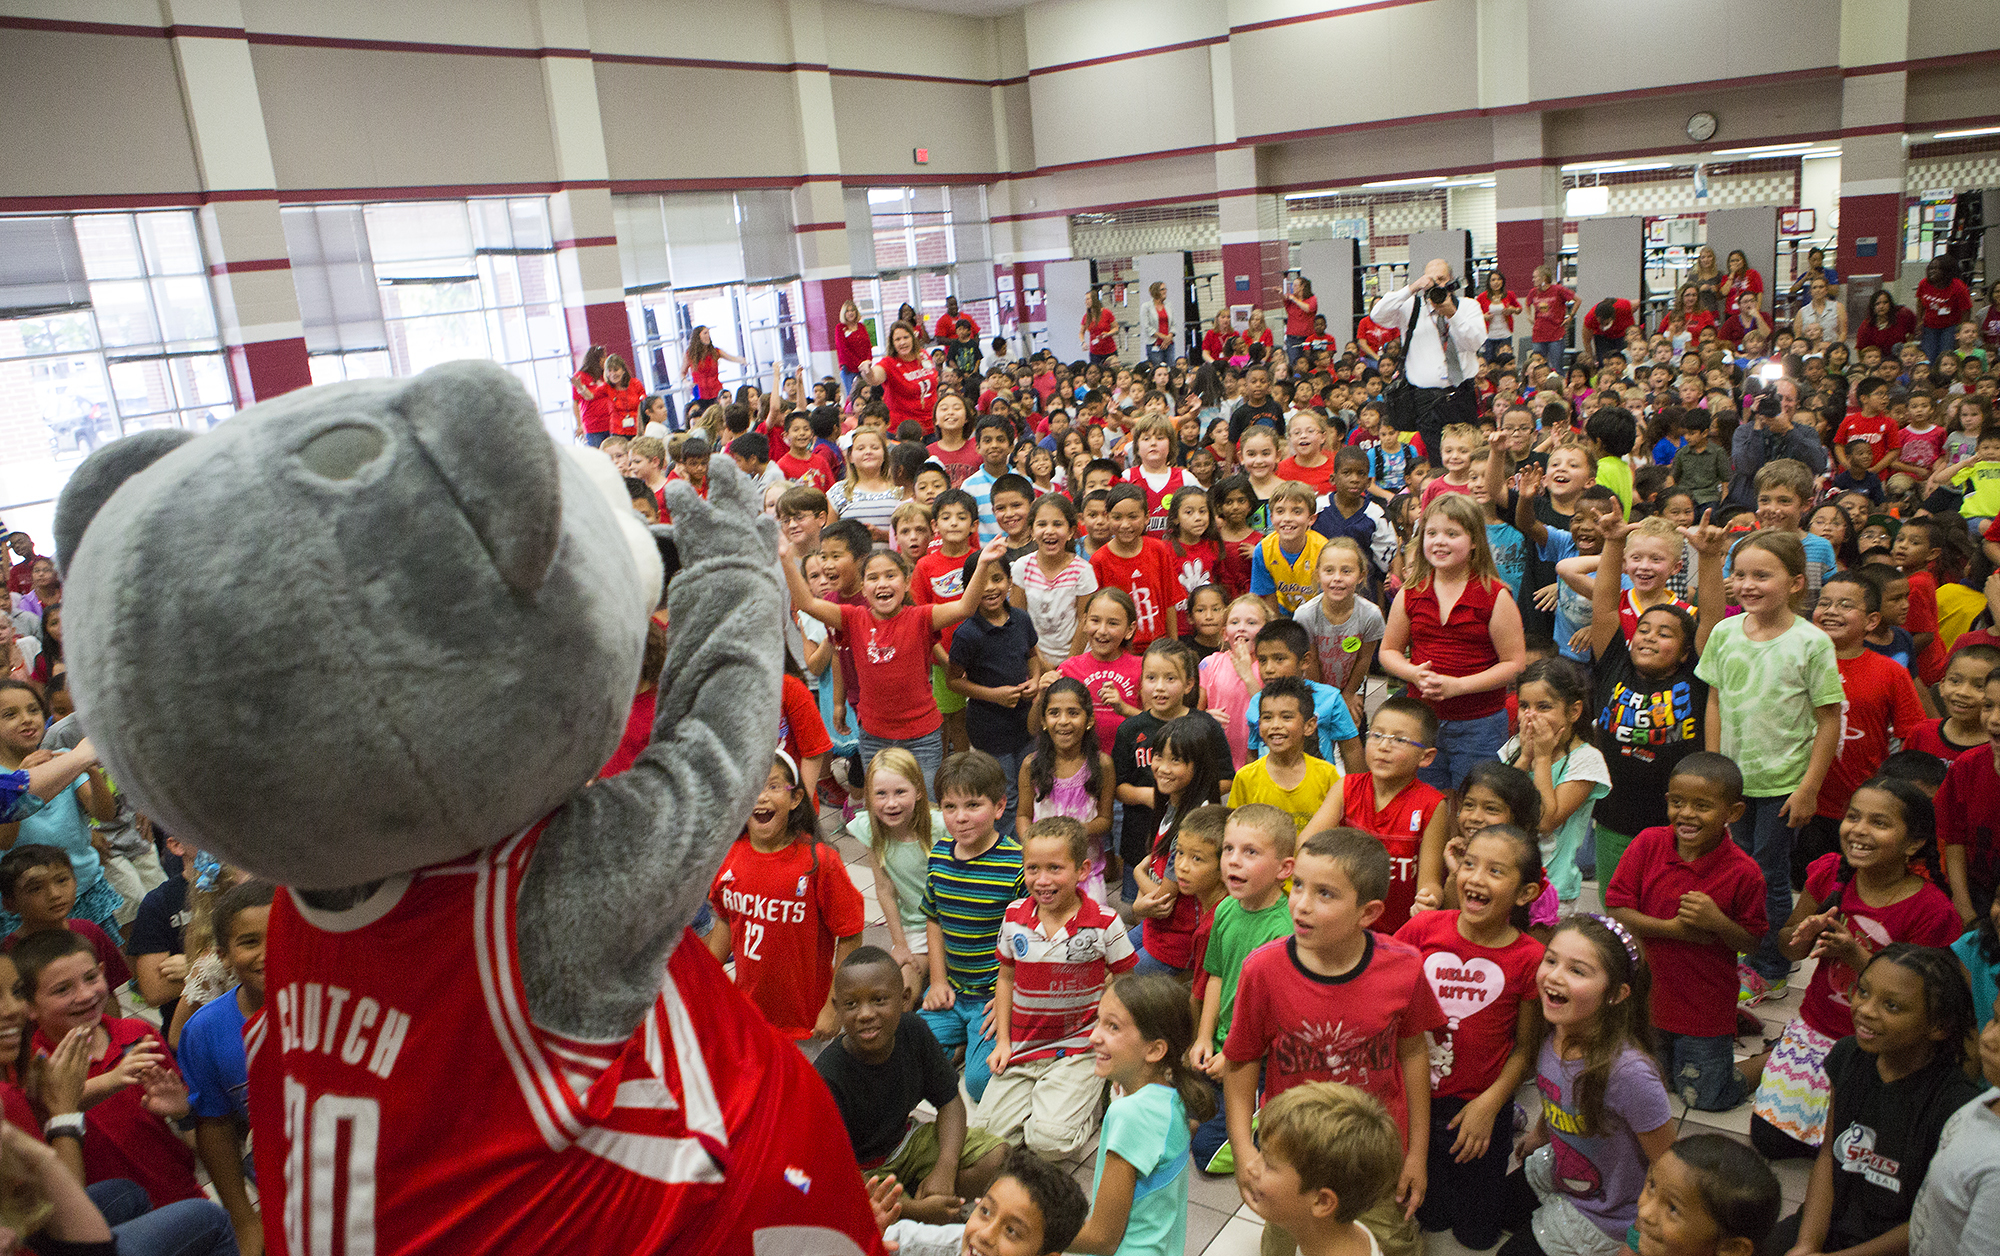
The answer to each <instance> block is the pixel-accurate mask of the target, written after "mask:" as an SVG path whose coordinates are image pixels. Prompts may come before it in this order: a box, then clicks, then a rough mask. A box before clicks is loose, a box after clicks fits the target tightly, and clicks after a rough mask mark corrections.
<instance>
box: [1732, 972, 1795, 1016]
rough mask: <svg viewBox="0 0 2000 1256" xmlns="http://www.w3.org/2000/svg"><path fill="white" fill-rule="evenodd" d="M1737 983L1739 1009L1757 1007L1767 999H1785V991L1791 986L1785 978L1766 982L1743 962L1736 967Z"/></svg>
mask: <svg viewBox="0 0 2000 1256" xmlns="http://www.w3.org/2000/svg"><path fill="white" fill-rule="evenodd" d="M1736 981H1737V991H1736V1005H1737V1006H1738V1007H1756V1006H1757V1005H1758V1004H1759V1003H1762V1002H1764V1001H1765V1000H1766V999H1777V998H1783V997H1784V994H1785V991H1786V990H1787V989H1788V988H1789V987H1790V985H1791V983H1790V982H1789V981H1788V980H1787V979H1786V978H1784V977H1779V978H1778V979H1776V980H1775V981H1766V980H1765V979H1764V977H1763V976H1762V975H1761V974H1759V973H1758V972H1757V970H1756V969H1754V968H1752V967H1750V965H1748V964H1745V963H1741V962H1739V963H1738V964H1737V965H1736Z"/></svg>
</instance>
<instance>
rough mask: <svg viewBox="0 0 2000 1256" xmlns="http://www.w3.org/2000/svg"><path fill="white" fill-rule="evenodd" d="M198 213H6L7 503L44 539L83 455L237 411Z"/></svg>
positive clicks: (0, 383) (0, 300)
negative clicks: (128, 437) (151, 430)
mask: <svg viewBox="0 0 2000 1256" xmlns="http://www.w3.org/2000/svg"><path fill="white" fill-rule="evenodd" d="M235 410H236V397H235V391H234V389H233V388H232V386H231V383H230V374H229V368H228V365H227V363H226V361H225V359H224V356H223V351H222V343H221V341H220V339H219V338H218V336H217V333H216V318H215V301H214V297H213V296H212V294H211V293H210V291H209V286H208V264H207V261H206V259H205V258H204V257H203V254H202V248H201V237H200V233H199V232H198V231H197V229H196V226H195V216H194V213H193V212H192V211H190V210H182V209H174V210H157V211H147V212H142V213H104V214H77V215H63V216H50V217H40V218H4V219H0V508H4V509H5V510H6V519H7V523H8V525H9V526H10V527H15V528H21V527H26V528H27V529H28V530H29V531H31V532H34V533H36V534H37V535H38V536H39V537H40V538H41V539H42V540H43V541H44V542H46V541H47V540H48V539H49V535H48V520H49V519H50V518H51V517H52V516H53V513H54V501H55V497H56V495H57V494H58V493H59V492H61V491H62V487H63V485H64V484H65V483H66V482H67V481H68V479H69V476H70V472H72V471H73V470H75V468H76V464H77V463H78V462H80V461H82V459H83V457H84V455H86V454H88V453H89V452H90V451H91V450H92V449H94V448H96V447H97V446H98V445H101V444H103V443H105V442H106V441H110V440H114V439H116V438H118V437H119V436H122V435H124V434H126V433H128V432H134V431H138V430H139V429H141V428H148V427H189V428H194V429H196V430H206V429H208V428H210V427H213V426H215V424H217V423H219V422H221V421H222V420H223V419H225V418H227V417H229V416H230V415H231V414H233V413H235Z"/></svg>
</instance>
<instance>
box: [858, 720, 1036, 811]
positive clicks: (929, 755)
mask: <svg viewBox="0 0 2000 1256" xmlns="http://www.w3.org/2000/svg"><path fill="white" fill-rule="evenodd" d="M891 746H901V747H902V748H903V749H905V750H907V751H909V752H910V753H911V754H913V755H915V756H917V766H918V767H920V768H922V769H923V770H924V788H925V789H926V790H928V791H930V796H931V798H932V800H933V801H936V800H937V772H938V768H939V766H940V765H942V764H943V763H944V734H943V733H942V732H933V733H926V734H925V735H924V736H922V737H912V738H909V739H907V740H905V741H892V740H890V739H889V738H887V737H877V736H875V735H874V734H872V733H870V732H868V731H867V730H866V729H863V730H862V733H861V737H860V739H859V749H860V751H861V770H862V771H864V772H866V771H867V770H868V765H869V764H871V763H873V762H875V756H876V755H877V754H879V753H881V752H882V751H884V750H887V749H888V748H889V747H891ZM1002 832H1005V830H1004V829H1003V830H1002Z"/></svg>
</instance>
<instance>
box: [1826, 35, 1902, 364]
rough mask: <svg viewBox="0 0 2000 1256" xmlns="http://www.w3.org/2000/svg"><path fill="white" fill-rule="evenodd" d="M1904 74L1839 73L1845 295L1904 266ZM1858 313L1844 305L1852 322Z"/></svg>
mask: <svg viewBox="0 0 2000 1256" xmlns="http://www.w3.org/2000/svg"><path fill="white" fill-rule="evenodd" d="M1908 80H1909V75H1908V74H1907V73H1906V72H1904V71H1902V70H1892V71H1889V72H1887V73H1882V74H1862V75H1857V76H1856V77H1853V78H1847V79H1842V80H1841V84H1840V88H1841V90H1840V123H1841V130H1842V132H1843V134H1842V138H1841V142H1840V241H1839V258H1838V260H1837V261H1836V262H1835V263H1834V265H1835V267H1836V268H1837V269H1838V270H1839V271H1840V274H1841V277H1842V278H1843V279H1845V280H1846V281H1847V283H1848V292H1849V294H1850V301H1851V300H1853V299H1854V298H1857V297H1861V296H1862V294H1863V292H1864V291H1865V292H1870V293H1872V291H1873V290H1874V288H1875V287H1877V286H1882V285H1887V284H1892V283H1894V282H1895V281H1896V277H1897V274H1898V272H1899V271H1900V270H1901V269H1902V259H1903V197H1904V183H1905V174H1906V171H1905V165H1906V162H1905V157H1904V153H1905V149H1904V146H1903V93H1904V89H1905V87H1906V86H1907V84H1908ZM1856 281H1861V282H1860V283H1859V286H1856ZM1861 317H1862V314H1861V311H1859V310H1855V309H1852V308H1850V309H1849V310H1848V322H1849V325H1850V326H1855V325H1858V322H1859V320H1860V318H1861Z"/></svg>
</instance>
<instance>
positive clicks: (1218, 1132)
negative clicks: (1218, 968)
mask: <svg viewBox="0 0 2000 1256" xmlns="http://www.w3.org/2000/svg"><path fill="white" fill-rule="evenodd" d="M1209 980H1210V981H1215V980H1218V979H1217V978H1214V977H1210V978H1209ZM1208 1088H1209V1089H1210V1090H1212V1091H1214V1092H1215V1115H1214V1116H1212V1117H1210V1118H1208V1119H1207V1120H1206V1121H1203V1122H1202V1123H1201V1124H1200V1125H1198V1126H1196V1127H1195V1131H1194V1138H1193V1140H1192V1141H1191V1142H1190V1143H1189V1144H1188V1150H1189V1151H1191V1152H1192V1153H1194V1167H1195V1168H1197V1169H1200V1170H1201V1171H1202V1172H1203V1173H1208V1172H1211V1170H1210V1169H1209V1167H1208V1165H1209V1162H1210V1161H1212V1160H1214V1159H1215V1153H1216V1152H1218V1151H1221V1150H1222V1149H1223V1148H1224V1147H1226V1146H1228V1145H1229V1120H1228V1118H1227V1116H1225V1115H1224V1113H1223V1111H1222V1087H1220V1086H1218V1085H1216V1084H1215V1083H1214V1082H1210V1083H1209V1084H1208Z"/></svg>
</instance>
